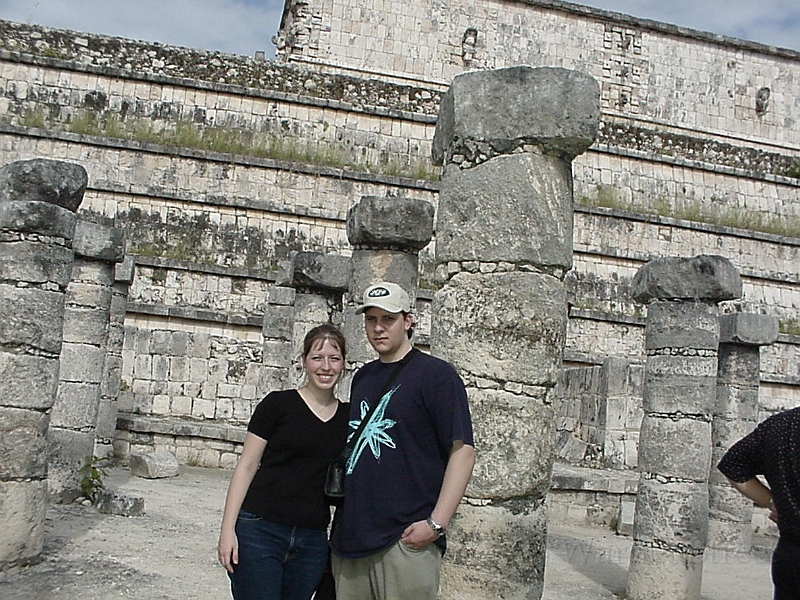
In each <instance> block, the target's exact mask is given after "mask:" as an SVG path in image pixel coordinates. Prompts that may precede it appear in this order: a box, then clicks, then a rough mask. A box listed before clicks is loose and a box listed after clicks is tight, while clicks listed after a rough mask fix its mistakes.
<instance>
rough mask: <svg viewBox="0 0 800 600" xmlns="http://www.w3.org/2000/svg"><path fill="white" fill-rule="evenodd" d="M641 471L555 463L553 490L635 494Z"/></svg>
mask: <svg viewBox="0 0 800 600" xmlns="http://www.w3.org/2000/svg"><path fill="white" fill-rule="evenodd" d="M638 485H639V473H638V472H636V471H622V470H616V471H613V470H610V469H590V468H588V467H577V466H574V465H569V464H566V463H559V462H557V463H554V464H553V480H552V483H551V485H550V489H551V490H558V491H566V490H569V491H586V492H604V493H608V494H635V493H636V489H637V487H638Z"/></svg>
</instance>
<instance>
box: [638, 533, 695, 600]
mask: <svg viewBox="0 0 800 600" xmlns="http://www.w3.org/2000/svg"><path fill="white" fill-rule="evenodd" d="M702 579H703V555H702V554H684V553H681V552H671V551H669V550H663V549H661V548H653V547H650V546H646V545H643V544H642V543H640V542H638V541H636V540H635V541H634V543H633V548H632V549H631V561H630V566H629V567H628V587H627V595H626V596H625V597H626V598H629V599H630V600H687V599H697V598H700V587H701V584H702Z"/></svg>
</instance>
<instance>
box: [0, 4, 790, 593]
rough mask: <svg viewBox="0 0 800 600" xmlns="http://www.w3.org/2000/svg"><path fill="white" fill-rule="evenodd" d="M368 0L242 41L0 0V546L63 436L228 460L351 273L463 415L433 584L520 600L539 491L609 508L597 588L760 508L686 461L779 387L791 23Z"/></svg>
mask: <svg viewBox="0 0 800 600" xmlns="http://www.w3.org/2000/svg"><path fill="white" fill-rule="evenodd" d="M384 6H385V5H384V3H380V4H379V3H378V2H376V1H375V0H359V1H354V0H335V1H334V2H326V3H323V2H321V1H319V0H307V1H304V2H297V1H295V0H287V2H286V5H285V10H284V15H283V20H282V22H281V27H280V31H278V32H277V33H276V35H275V38H274V41H275V44H276V46H277V58H276V60H274V61H269V60H264V59H263V56H260V55H259V56H254V57H245V56H234V55H226V54H222V53H217V52H205V51H198V50H193V49H187V48H178V47H171V46H165V45H162V44H157V43H148V42H141V41H132V40H126V39H120V38H111V37H106V36H100V35H94V34H89V33H82V32H74V31H64V30H56V29H48V28H43V27H39V26H36V25H25V24H20V23H12V22H8V21H0V30H1V31H2V38H0V84H1V85H0V90H1V92H0V265H2V277H0V304H2V308H1V309H0V373H2V374H3V375H4V377H3V378H2V383H0V386H2V389H3V391H4V392H5V393H3V394H2V399H1V400H0V433H2V437H1V438H0V527H2V529H3V531H5V532H8V534H7V535H4V536H3V542H2V544H0V570H1V569H3V568H6V567H8V566H14V565H19V564H25V563H27V562H32V561H35V560H36V558H37V555H38V554H39V553H40V552H41V547H42V537H41V536H42V524H43V522H44V514H45V512H44V511H45V507H46V498H47V496H48V495H49V497H50V498H51V499H53V498H60V499H62V500H67V499H69V498H71V497H75V495H77V494H78V493H79V490H78V488H77V483H76V473H77V470H78V468H80V466H81V465H82V463H83V460H84V459H85V458H86V457H87V456H98V457H103V456H114V457H116V459H118V460H120V461H126V460H128V459H129V458H130V457H131V456H132V455H137V454H147V453H154V452H157V451H158V452H169V453H170V454H172V455H174V456H175V457H176V458H177V460H178V462H179V463H181V464H192V465H200V466H206V467H221V468H232V467H233V466H234V465H235V462H236V460H237V457H238V451H239V450H240V447H241V443H242V440H243V437H244V427H245V425H246V423H247V421H248V419H249V417H250V414H251V411H252V409H253V408H254V406H255V404H256V403H257V402H258V401H259V400H260V399H261V398H262V397H263V395H264V394H265V393H266V392H267V391H269V390H271V389H274V388H276V387H278V386H285V385H291V384H293V383H294V382H296V381H297V376H298V371H297V364H296V361H295V354H296V352H297V349H298V347H299V342H300V339H301V337H302V335H303V334H304V332H305V330H306V329H307V328H308V326H309V324H311V323H318V322H320V321H333V322H335V323H337V324H339V325H341V326H342V327H343V329H344V330H345V332H346V333H347V335H348V339H349V340H350V341H351V342H350V343H351V345H352V348H353V352H352V354H351V356H352V357H353V365H352V366H353V367H355V366H357V365H358V364H361V363H363V362H365V361H367V360H370V359H371V351H370V348H369V346H368V345H367V344H366V342H365V340H363V337H362V336H361V333H360V331H361V321H360V319H359V318H358V317H357V316H356V315H355V306H356V304H357V302H358V299H359V298H360V295H361V292H362V291H363V289H364V288H365V287H366V286H367V285H369V284H370V283H371V282H372V281H373V280H376V279H383V278H388V279H392V280H395V281H397V282H399V283H402V284H404V285H407V286H410V287H412V288H415V289H416V293H415V301H416V308H417V317H418V326H417V328H416V332H415V336H414V341H415V343H416V344H417V345H418V346H419V347H420V348H422V349H423V350H426V351H430V352H433V353H435V354H436V355H439V356H442V357H444V358H446V359H447V360H450V361H451V362H452V363H453V364H454V365H455V366H456V367H457V369H458V370H459V372H460V373H461V374H462V377H463V378H464V380H465V382H466V384H467V387H468V390H469V395H470V402H471V406H472V410H473V414H474V419H475V421H476V435H477V438H476V444H477V446H478V457H479V459H478V460H479V462H478V465H477V467H476V471H475V477H474V479H473V482H472V483H471V485H470V488H469V490H468V492H467V498H466V500H465V502H464V504H463V505H462V508H461V509H460V512H459V516H458V519H457V521H456V522H454V527H453V533H452V535H453V540H452V553H449V556H448V561H447V563H446V567H445V571H444V574H443V590H442V597H443V598H448V599H449V598H456V597H459V598H463V597H466V598H480V597H482V596H481V595H480V594H479V591H480V590H486V589H493V590H494V591H495V592H496V596H495V597H500V596H501V595H502V596H503V597H509V598H514V597H519V598H538V597H539V596H540V594H541V585H542V581H543V569H544V539H545V536H546V524H547V522H548V521H549V522H558V523H575V524H591V525H603V526H609V527H613V528H615V529H616V530H617V531H618V532H620V533H622V534H625V535H632V536H633V539H634V546H633V548H634V550H633V552H632V554H631V563H630V569H629V581H628V597H630V598H654V597H663V598H683V597H687V598H697V597H699V581H700V578H701V576H702V573H701V572H700V569H699V568H698V564H702V562H701V561H702V555H703V552H704V549H705V548H723V549H729V550H734V551H746V550H747V549H748V548H749V545H750V539H751V535H752V533H753V532H761V533H763V532H770V531H771V529H770V527H771V524H770V523H769V521H768V519H767V518H766V514H765V513H764V512H763V511H762V510H761V509H755V510H754V508H753V506H752V505H751V504H750V503H747V502H743V501H742V500H741V498H740V497H738V496H737V495H736V494H735V493H732V490H731V488H730V487H729V486H728V485H727V484H726V482H725V480H724V478H721V476H720V475H719V474H718V473H716V472H715V469H714V468H713V464H715V461H716V460H718V459H719V457H720V456H721V454H722V452H724V450H725V449H726V448H727V447H728V446H729V445H730V444H731V443H732V442H733V441H734V440H735V439H738V438H739V437H741V435H744V434H745V433H746V432H748V431H749V430H750V429H751V428H752V427H753V426H754V425H755V424H756V423H757V422H759V421H761V420H763V419H764V418H765V417H766V416H768V415H770V414H772V413H774V412H776V411H779V410H783V409H786V408H790V407H794V406H797V405H799V404H800V267H798V265H800V143H798V140H800V121H798V120H797V118H796V115H797V114H800V53H798V52H796V51H792V50H787V49H780V48H773V47H768V46H764V45H760V44H756V43H751V42H744V41H741V40H736V39H732V38H726V37H722V36H717V35H712V34H708V33H703V32H697V31H692V30H688V29H684V28H680V27H675V26H671V25H667V24H662V23H656V22H653V21H647V20H643V19H636V18H633V17H628V16H625V15H620V14H616V13H609V12H606V11H601V10H597V9H591V8H588V7H584V6H580V5H576V4H571V3H567V2H561V1H560V0H515V1H514V2H511V3H508V2H506V3H502V5H501V3H500V2H499V1H498V0H478V1H477V2H472V3H460V4H453V5H444V4H442V3H438V2H427V1H423V0H412V1H410V2H407V3H403V4H399V5H393V10H394V11H395V12H394V13H392V14H388V13H386V12H385V10H384V8H383V7H384ZM467 344H469V346H470V349H469V351H468V350H467ZM667 446H670V447H675V446H678V447H681V448H682V449H683V450H684V451H685V452H681V453H677V454H674V453H669V452H665V450H664V449H665V447H667ZM676 514H677V515H683V517H682V518H680V519H679V518H677V517H674V515H676ZM670 515H672V517H670ZM479 525H480V528H481V531H482V534H481V535H478V534H477V531H478V529H479ZM511 532H513V535H512V533H511ZM512 548H513V549H514V554H513V556H512V555H511V554H510V552H511V550H510V549H512ZM498 557H500V558H498ZM698 557H699V558H698ZM654 565H657V566H658V567H659V569H660V570H661V576H660V578H659V577H658V576H655V575H654V574H653V568H652V567H653V566H654ZM499 569H503V573H504V577H503V578H502V580H500V579H498V577H497V573H498V570H499ZM667 581H668V585H667V583H665V582H667ZM492 586H494V587H492ZM655 589H658V593H659V594H660V595H659V596H656V595H655V592H654V590H655Z"/></svg>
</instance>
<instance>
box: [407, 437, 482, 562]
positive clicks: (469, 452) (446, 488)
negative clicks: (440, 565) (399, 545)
mask: <svg viewBox="0 0 800 600" xmlns="http://www.w3.org/2000/svg"><path fill="white" fill-rule="evenodd" d="M474 466H475V448H473V447H472V446H470V445H468V444H465V443H464V442H463V441H461V440H458V441H456V442H454V443H453V449H452V450H451V451H450V458H449V459H448V460H447V468H446V469H445V472H444V479H443V481H442V488H441V490H440V491H439V498H438V499H437V501H436V506H434V508H433V512H432V513H431V519H433V520H434V521H435V522H436V523H438V524H439V525H441V526H442V527H447V526H448V525H449V524H450V519H452V518H453V515H454V514H455V513H456V509H457V508H458V504H459V502H461V498H463V497H464V492H465V491H466V489H467V484H468V483H469V478H470V477H471V476H472V469H473V467H474ZM437 537H438V536H437V535H436V534H435V533H434V532H433V530H432V529H431V527H430V525H428V522H427V521H417V522H416V523H412V524H411V525H409V526H408V527H407V528H406V530H405V531H404V532H403V537H402V538H401V539H402V541H403V543H404V544H406V545H407V546H408V547H410V548H413V549H415V550H421V549H422V548H424V547H425V546H427V545H428V544H430V543H431V542H433V541H435V540H436V538H437Z"/></svg>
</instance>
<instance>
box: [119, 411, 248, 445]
mask: <svg viewBox="0 0 800 600" xmlns="http://www.w3.org/2000/svg"><path fill="white" fill-rule="evenodd" d="M117 429H118V430H121V431H131V432H134V433H159V434H162V435H175V436H183V437H195V438H204V439H210V440H223V441H226V442H235V443H239V444H242V443H244V437H245V434H246V433H247V428H246V427H245V426H243V425H227V424H222V423H208V422H204V421H190V420H186V419H178V418H176V417H151V416H146V415H136V414H132V413H122V412H120V413H119V415H118V416H117Z"/></svg>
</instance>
